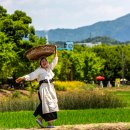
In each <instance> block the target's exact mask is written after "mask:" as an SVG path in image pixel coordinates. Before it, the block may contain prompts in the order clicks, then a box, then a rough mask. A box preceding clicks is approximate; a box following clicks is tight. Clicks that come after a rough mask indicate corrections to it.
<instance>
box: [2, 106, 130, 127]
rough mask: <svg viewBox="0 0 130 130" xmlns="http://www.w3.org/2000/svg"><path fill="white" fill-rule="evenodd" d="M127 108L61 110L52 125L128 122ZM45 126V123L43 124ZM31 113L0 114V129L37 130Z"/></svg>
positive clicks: (129, 110) (129, 119)
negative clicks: (27, 129)
mask: <svg viewBox="0 0 130 130" xmlns="http://www.w3.org/2000/svg"><path fill="white" fill-rule="evenodd" d="M129 113H130V109H129V108H124V109H123V108H122V109H121V108H116V109H87V110H61V111H59V112H58V119H57V120H56V121H55V122H54V125H56V126H59V125H71V124H73V125H74V124H90V123H105V122H107V123H110V122H113V123H114V122H130V114H129ZM43 124H44V125H46V123H45V122H43ZM38 127H39V126H38V124H37V123H36V121H35V117H34V116H33V112H32V111H19V112H3V113H2V112H1V113H0V128H38Z"/></svg>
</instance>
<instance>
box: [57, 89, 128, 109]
mask: <svg viewBox="0 0 130 130" xmlns="http://www.w3.org/2000/svg"><path fill="white" fill-rule="evenodd" d="M58 99H59V106H60V108H61V109H86V108H117V107H125V106H126V105H127V104H126V103H124V102H123V101H122V100H121V99H119V98H117V97H116V96H114V95H112V94H109V93H105V92H102V91H101V92H99V91H76V92H75V91H69V92H65V93H64V92H63V93H62V94H58Z"/></svg>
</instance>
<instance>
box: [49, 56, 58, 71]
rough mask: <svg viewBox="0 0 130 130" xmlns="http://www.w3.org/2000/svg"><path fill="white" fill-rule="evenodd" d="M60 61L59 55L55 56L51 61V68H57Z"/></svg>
mask: <svg viewBox="0 0 130 130" xmlns="http://www.w3.org/2000/svg"><path fill="white" fill-rule="evenodd" d="M57 63H58V57H57V56H56V57H54V59H53V61H52V62H51V63H50V69H51V70H53V69H54V68H55V66H56V65H57Z"/></svg>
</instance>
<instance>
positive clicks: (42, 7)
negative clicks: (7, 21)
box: [0, 0, 130, 30]
mask: <svg viewBox="0 0 130 130" xmlns="http://www.w3.org/2000/svg"><path fill="white" fill-rule="evenodd" d="M0 4H1V5H3V6H4V8H6V9H7V11H8V12H9V13H13V12H14V11H15V10H23V11H24V12H26V13H27V15H28V16H30V17H31V18H32V21H33V22H32V25H34V27H35V28H36V29H40V30H43V29H52V28H77V27H81V26H86V25H90V24H93V23H95V22H98V21H105V20H113V19H115V18H118V17H121V16H123V15H125V14H127V13H130V8H129V4H130V1H129V0H125V1H124V0H120V1H119V0H71V1H70V0H1V1H0Z"/></svg>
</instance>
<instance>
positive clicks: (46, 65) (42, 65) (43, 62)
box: [40, 59, 49, 68]
mask: <svg viewBox="0 0 130 130" xmlns="http://www.w3.org/2000/svg"><path fill="white" fill-rule="evenodd" d="M40 64H41V67H42V68H47V67H48V65H49V64H48V61H47V60H46V59H42V60H41V62H40Z"/></svg>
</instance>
